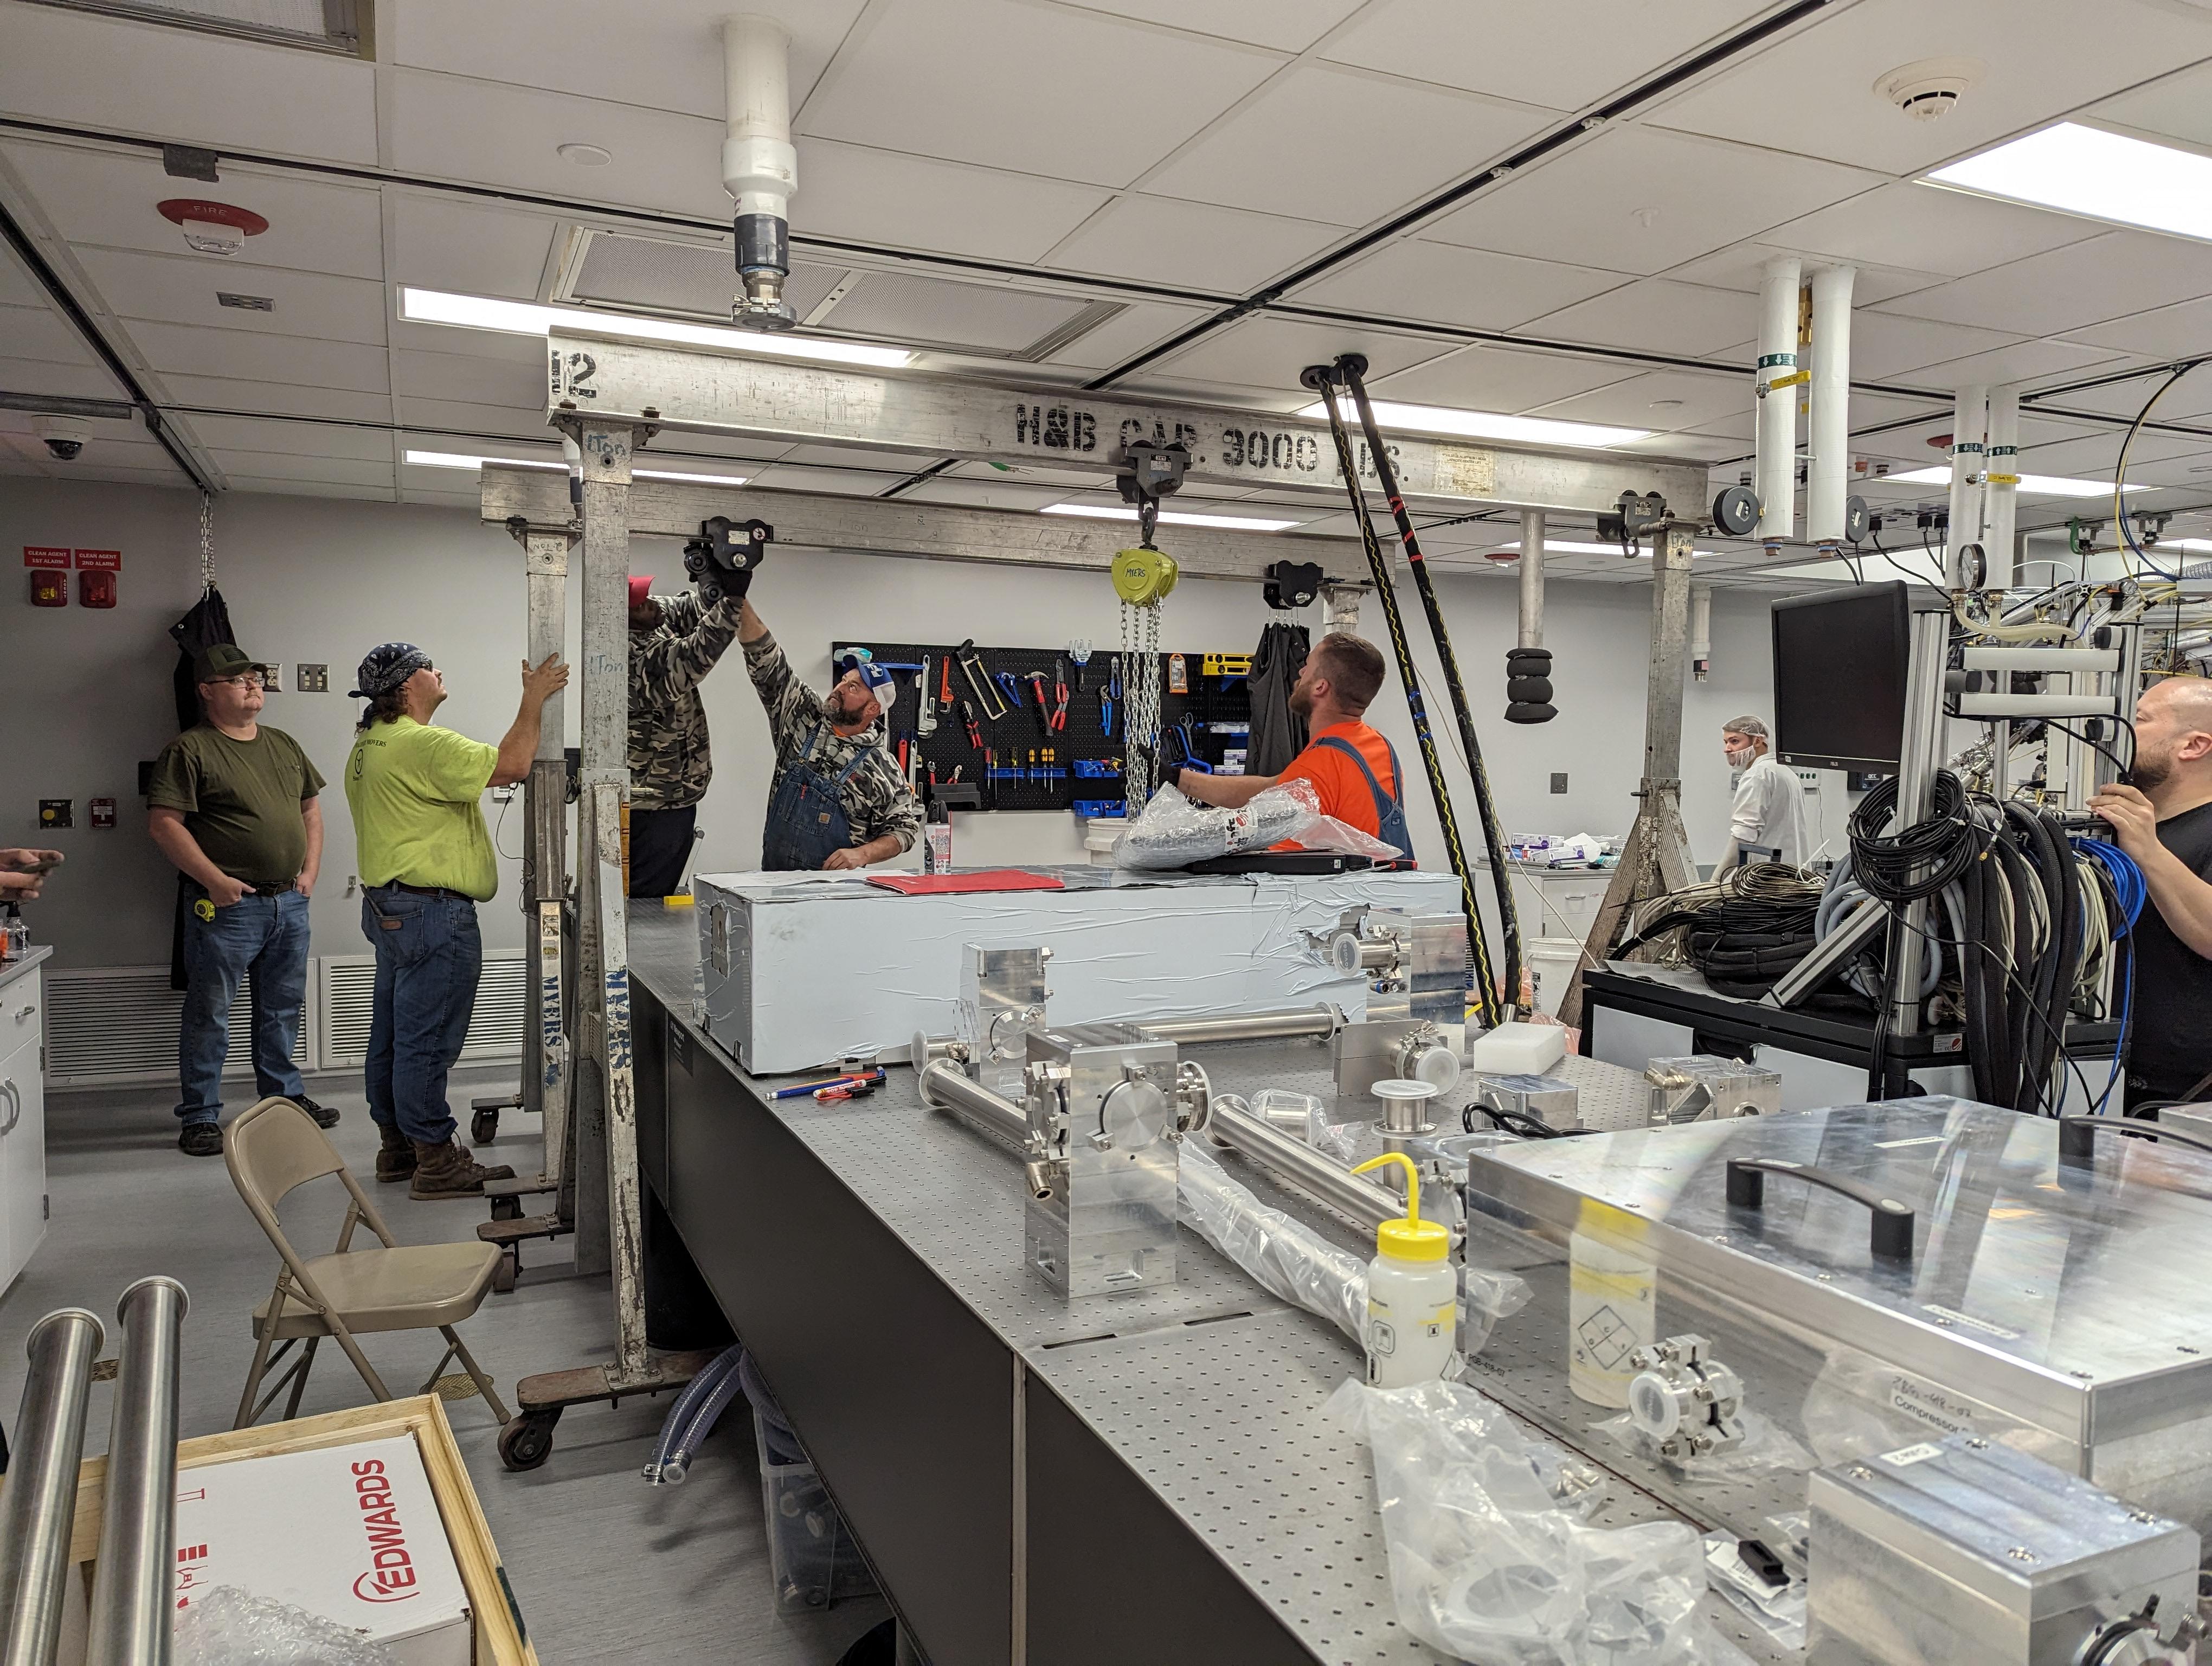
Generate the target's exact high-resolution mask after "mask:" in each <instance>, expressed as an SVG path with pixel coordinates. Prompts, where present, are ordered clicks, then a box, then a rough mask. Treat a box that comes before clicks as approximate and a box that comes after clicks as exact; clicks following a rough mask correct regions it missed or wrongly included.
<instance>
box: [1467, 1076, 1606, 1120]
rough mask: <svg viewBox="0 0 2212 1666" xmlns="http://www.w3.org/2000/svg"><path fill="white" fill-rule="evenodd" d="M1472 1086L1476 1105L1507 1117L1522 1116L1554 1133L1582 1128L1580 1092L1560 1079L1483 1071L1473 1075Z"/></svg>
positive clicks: (1564, 1079)
mask: <svg viewBox="0 0 2212 1666" xmlns="http://www.w3.org/2000/svg"><path fill="white" fill-rule="evenodd" d="M1474 1103H1475V1104H1478V1105H1483V1106H1486V1107H1488V1108H1489V1109H1490V1110H1495V1111H1499V1112H1502V1113H1504V1115H1505V1116H1508V1117H1525V1118H1527V1119H1528V1120H1529V1121H1532V1122H1541V1124H1543V1126H1544V1127H1546V1128H1552V1129H1554V1130H1563V1129H1568V1128H1580V1127H1581V1126H1582V1125H1583V1118H1582V1091H1581V1090H1580V1089H1579V1088H1577V1086H1576V1085H1574V1084H1573V1083H1572V1082H1571V1081H1569V1080H1568V1079H1566V1078H1565V1077H1564V1076H1544V1075H1538V1074H1534V1073H1519V1072H1504V1073H1498V1072H1490V1071H1483V1072H1478V1073H1476V1074H1475V1075H1474ZM1475 1126H1476V1127H1477V1128H1480V1127H1481V1126H1482V1123H1481V1122H1477V1123H1476V1124H1475Z"/></svg>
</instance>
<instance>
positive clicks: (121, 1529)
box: [85, 1277, 191, 1666]
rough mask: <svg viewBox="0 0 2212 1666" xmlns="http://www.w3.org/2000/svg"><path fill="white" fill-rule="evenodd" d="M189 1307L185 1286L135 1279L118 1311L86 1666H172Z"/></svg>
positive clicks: (189, 1300)
mask: <svg viewBox="0 0 2212 1666" xmlns="http://www.w3.org/2000/svg"><path fill="white" fill-rule="evenodd" d="M190 1305H191V1298H190V1297H189V1296H187V1295H186V1294H185V1287H184V1286H182V1285H180V1284H179V1283H178V1282H177V1281H176V1280H174V1279H164V1278H159V1277H156V1278H150V1279H141V1280H138V1282H137V1283H136V1284H134V1285H132V1286H131V1288H130V1289H128V1290H126V1291H125V1292H123V1299H122V1300H121V1301H120V1302H118V1303H117V1304H116V1307H115V1316H116V1317H117V1318H118V1320H120V1321H121V1322H122V1325H123V1345H122V1347H121V1349H120V1350H119V1354H120V1359H119V1364H118V1371H117V1375H116V1379H115V1414H114V1417H113V1420H112V1421H111V1422H110V1424H109V1426H108V1435H107V1487H106V1499H105V1502H104V1505H103V1507H102V1509H101V1511H100V1561H99V1564H98V1565H97V1566H96V1567H95V1568H94V1572H93V1579H92V1619H91V1624H90V1626H89V1627H88V1631H89V1636H90V1640H89V1642H88V1645H87V1647H86V1650H85V1663H86V1666H168V1660H169V1564H170V1562H171V1560H173V1558H174V1556H175V1554H176V1546H175V1544H174V1542H173V1541H174V1538H175V1529H176V1520H175V1517H176V1499H177V1395H178V1389H179V1371H178V1355H179V1347H180V1344H181V1342H182V1341H183V1336H184V1328H185V1309H186V1308H187V1307H189V1306H190Z"/></svg>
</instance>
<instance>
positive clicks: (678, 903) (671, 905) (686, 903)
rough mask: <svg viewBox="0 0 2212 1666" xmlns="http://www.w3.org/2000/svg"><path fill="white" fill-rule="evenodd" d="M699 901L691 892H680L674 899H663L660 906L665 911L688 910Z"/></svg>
mask: <svg viewBox="0 0 2212 1666" xmlns="http://www.w3.org/2000/svg"><path fill="white" fill-rule="evenodd" d="M697 900H698V899H697V898H696V897H694V896H692V895H691V893H690V891H678V892H677V893H676V894H675V895H674V896H672V897H662V898H661V899H660V906H661V907H663V908H665V909H688V908H690V906H691V905H692V904H693V903H695V902H696V901H697Z"/></svg>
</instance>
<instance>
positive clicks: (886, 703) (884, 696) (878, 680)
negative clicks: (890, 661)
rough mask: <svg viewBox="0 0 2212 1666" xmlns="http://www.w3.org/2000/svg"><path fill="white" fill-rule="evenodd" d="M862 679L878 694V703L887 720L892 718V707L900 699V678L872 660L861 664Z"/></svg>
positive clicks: (869, 689)
mask: <svg viewBox="0 0 2212 1666" xmlns="http://www.w3.org/2000/svg"><path fill="white" fill-rule="evenodd" d="M859 669H860V681H861V682H863V683H865V684H867V688H868V692H869V693H870V694H872V695H873V696H876V704H877V705H878V706H880V707H881V708H883V714H884V721H886V722H888V721H890V714H891V707H892V705H893V703H894V702H896V701H897V699H898V678H896V677H894V676H892V675H891V674H890V672H887V671H885V670H884V668H883V667H882V666H879V665H878V664H877V663H876V662H875V661H874V660H861V661H860V667H859Z"/></svg>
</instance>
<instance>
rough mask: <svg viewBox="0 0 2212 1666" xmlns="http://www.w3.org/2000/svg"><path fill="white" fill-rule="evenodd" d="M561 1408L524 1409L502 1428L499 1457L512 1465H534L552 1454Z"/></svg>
mask: <svg viewBox="0 0 2212 1666" xmlns="http://www.w3.org/2000/svg"><path fill="white" fill-rule="evenodd" d="M560 1420H561V1408H559V1407H557V1406H556V1407H555V1408H553V1409H552V1410H551V1411H550V1412H523V1413H521V1414H519V1415H517V1416H516V1417H515V1418H514V1419H513V1421H511V1422H510V1423H508V1425H507V1426H506V1427H505V1428H504V1429H501V1431H500V1432H499V1461H500V1462H501V1463H503V1464H505V1465H506V1466H507V1468H510V1469H535V1468H537V1467H538V1465H539V1464H541V1463H543V1462H545V1460H546V1459H547V1458H548V1457H550V1456H551V1455H552V1452H553V1426H554V1425H555V1424H556V1423H558V1422H559V1421H560Z"/></svg>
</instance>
